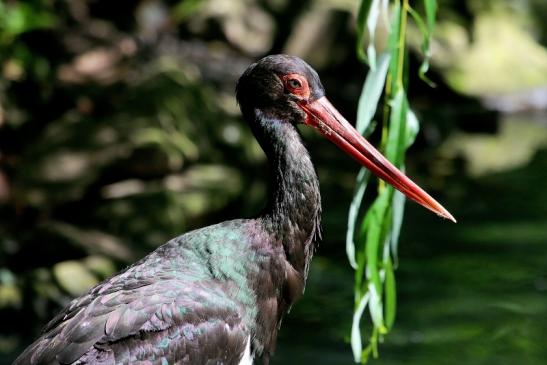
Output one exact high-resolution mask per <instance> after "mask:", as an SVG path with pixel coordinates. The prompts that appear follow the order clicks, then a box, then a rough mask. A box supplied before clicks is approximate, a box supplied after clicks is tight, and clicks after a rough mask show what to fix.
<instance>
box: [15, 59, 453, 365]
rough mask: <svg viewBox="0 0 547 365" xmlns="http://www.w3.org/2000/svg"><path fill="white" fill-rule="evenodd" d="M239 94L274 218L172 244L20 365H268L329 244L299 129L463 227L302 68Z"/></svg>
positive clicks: (92, 294)
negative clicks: (319, 245)
mask: <svg viewBox="0 0 547 365" xmlns="http://www.w3.org/2000/svg"><path fill="white" fill-rule="evenodd" d="M236 93H237V100H238V102H239V105H240V107H241V111H242V113H243V117H244V118H245V120H246V121H247V123H248V124H249V126H250V128H251V129H252V131H253V133H254V135H255V137H256V139H257V140H258V142H259V143H260V145H261V147H262V149H263V150H264V152H265V153H266V155H267V157H268V160H269V163H270V168H271V170H272V180H271V184H270V185H271V192H270V196H269V200H268V204H267V206H266V208H265V209H264V211H263V212H262V213H261V214H260V215H259V216H258V217H256V218H253V219H241V220H233V221H228V222H224V223H220V224H217V225H213V226H209V227H205V228H202V229H198V230H195V231H192V232H188V233H186V234H183V235H182V236H179V237H177V238H174V239H173V240H171V241H169V242H167V243H166V244H164V245H163V246H161V247H160V248H158V249H157V250H156V251H154V252H152V253H151V254H149V255H148V256H146V257H145V258H143V259H142V260H140V261H139V262H137V263H135V264H134V265H132V266H130V267H129V268H127V269H126V270H124V271H122V272H121V273H119V274H118V275H116V276H114V277H112V278H110V279H108V280H106V281H104V282H103V283H101V284H99V285H97V286H96V287H94V288H93V289H91V290H90V291H89V292H88V293H87V294H85V295H83V296H81V297H79V298H76V299H74V300H73V301H72V302H71V303H70V304H69V305H68V306H67V307H66V308H65V309H63V310H62V311H61V313H59V315H57V316H56V317H55V318H54V319H53V320H52V321H51V322H50V323H49V324H48V325H47V326H46V327H45V328H44V330H43V333H42V335H41V337H40V338H38V339H37V340H36V341H35V342H34V343H33V344H31V345H30V346H29V347H28V348H27V349H26V350H25V351H24V352H23V353H22V354H21V355H20V356H19V357H18V358H17V359H16V360H15V363H14V364H16V365H23V364H25V365H26V364H33V365H34V364H162V365H163V364H240V363H241V364H244V363H245V364H250V363H251V362H252V359H253V358H261V360H262V362H263V363H265V364H267V363H268V361H269V358H270V356H271V355H272V353H273V351H274V349H275V341H276V338H277V332H278V330H279V326H280V323H281V319H282V317H283V315H284V314H285V313H286V312H287V311H288V309H289V308H290V306H291V305H292V304H293V303H294V302H295V301H296V300H297V299H298V298H299V297H300V296H301V295H302V293H303V291H304V287H305V283H306V278H307V275H308V268H309V264H310V260H311V258H312V255H313V252H314V243H315V242H316V241H317V239H318V238H319V237H320V217H321V198H320V194H319V182H318V180H317V176H316V174H315V171H314V168H313V165H312V163H311V159H310V157H309V155H308V152H307V151H306V148H305V147H304V145H303V144H302V141H301V139H300V135H299V133H298V130H297V128H296V125H297V124H306V125H309V126H311V127H314V128H316V129H317V130H319V132H320V133H322V134H323V135H324V136H325V137H326V138H328V139H330V140H331V141H333V142H334V143H335V144H337V145H338V146H339V147H340V148H341V149H343V150H344V151H346V152H347V153H348V154H350V155H351V156H353V157H354V158H355V159H357V160H358V161H359V162H361V163H362V164H363V165H365V166H366V167H368V168H370V169H371V170H372V171H373V172H374V173H375V174H377V175H378V176H379V177H381V178H383V179H384V180H386V181H387V182H388V183H390V184H392V185H393V186H395V187H396V188H397V189H399V190H401V191H402V192H403V193H404V194H405V195H407V196H408V197H409V198H411V199H413V200H415V201H417V202H418V203H420V204H422V205H424V206H425V207H427V208H428V209H431V210H433V211H435V212H436V213H437V214H439V215H442V216H444V217H447V218H450V219H453V218H452V216H451V215H450V213H448V212H447V211H446V210H445V209H444V208H443V207H442V206H441V205H440V204H439V203H437V202H436V201H435V200H434V199H433V198H431V197H430V196H429V195H428V194H427V193H425V192H424V191H423V190H422V189H420V188H419V187H418V186H417V185H415V184H414V183H413V182H412V181H411V180H410V179H408V177H406V176H405V175H404V174H402V173H401V172H400V171H399V170H397V169H396V168H395V167H394V166H393V165H391V163H389V161H387V160H386V159H385V158H384V157H383V156H382V155H381V154H380V153H379V152H378V151H376V150H375V149H374V148H373V147H372V146H371V145H370V144H369V143H368V142H367V141H366V140H365V139H364V138H362V136H360V135H359V133H358V132H357V131H355V129H353V127H351V125H350V124H349V123H348V122H347V121H346V120H345V119H344V118H343V117H342V116H341V115H340V114H339V113H338V112H337V111H336V109H334V107H333V106H332V105H331V104H330V103H329V102H328V100H327V99H326V98H325V96H324V89H323V86H322V85H321V82H320V81H319V77H318V75H317V73H316V72H315V71H314V70H313V69H312V68H311V67H310V66H308V65H307V64H306V63H305V62H304V61H302V60H300V59H299V58H296V57H291V56H285V55H275V56H268V57H266V58H263V59H262V60H260V61H258V62H257V63H255V64H253V65H251V66H250V67H249V68H248V69H247V71H245V73H244V74H243V75H242V77H241V78H240V80H239V82H238V85H237V90H236Z"/></svg>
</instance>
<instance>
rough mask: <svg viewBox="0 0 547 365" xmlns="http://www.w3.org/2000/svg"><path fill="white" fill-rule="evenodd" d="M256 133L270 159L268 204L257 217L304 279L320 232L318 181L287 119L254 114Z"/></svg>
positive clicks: (306, 154) (297, 136)
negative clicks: (282, 119)
mask: <svg viewBox="0 0 547 365" xmlns="http://www.w3.org/2000/svg"><path fill="white" fill-rule="evenodd" d="M254 117H255V118H257V119H256V120H255V123H252V124H251V125H253V124H254V126H255V128H254V129H256V130H254V133H255V136H256V138H257V140H258V142H259V143H260V145H261V147H262V149H263V150H264V152H265V153H266V155H267V157H268V160H269V162H270V169H271V186H270V196H269V201H268V205H267V208H266V209H265V211H264V213H263V214H262V216H261V217H260V218H259V219H260V220H261V221H262V223H263V225H264V227H265V228H266V229H267V230H268V231H269V232H270V234H272V235H274V236H275V237H276V240H275V242H276V244H282V245H283V247H284V250H285V254H286V256H287V260H288V261H289V263H290V264H291V265H292V266H293V267H294V269H296V270H297V271H298V272H299V273H300V274H301V275H302V277H303V278H304V279H305V278H306V276H307V272H308V266H309V262H310V260H311V258H312V255H313V250H314V241H315V239H316V238H319V235H320V219H321V197H320V192H319V181H318V179H317V175H316V173H315V169H314V167H313V164H312V162H311V159H310V156H309V154H308V151H307V150H306V148H305V147H304V144H303V143H302V140H301V138H300V135H299V133H298V130H297V129H296V128H295V127H294V126H293V125H292V124H291V123H289V122H286V121H281V120H277V119H275V118H272V117H268V116H266V115H264V114H262V113H260V112H258V111H257V112H255V115H254Z"/></svg>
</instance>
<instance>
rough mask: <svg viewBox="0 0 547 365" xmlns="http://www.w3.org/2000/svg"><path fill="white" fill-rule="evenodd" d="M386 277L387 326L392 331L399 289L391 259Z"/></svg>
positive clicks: (388, 261) (386, 268)
mask: <svg viewBox="0 0 547 365" xmlns="http://www.w3.org/2000/svg"><path fill="white" fill-rule="evenodd" d="M385 275H386V276H385V303H386V304H385V306H386V326H387V328H388V330H390V329H391V328H392V327H393V323H394V322H395V315H396V313H397V289H396V286H395V273H394V272H393V265H392V263H391V260H389V259H388V260H387V262H386V265H385Z"/></svg>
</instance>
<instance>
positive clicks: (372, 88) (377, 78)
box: [356, 53, 390, 137]
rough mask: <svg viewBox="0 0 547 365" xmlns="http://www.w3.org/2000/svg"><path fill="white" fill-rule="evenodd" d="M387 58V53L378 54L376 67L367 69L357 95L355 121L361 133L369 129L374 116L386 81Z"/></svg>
mask: <svg viewBox="0 0 547 365" xmlns="http://www.w3.org/2000/svg"><path fill="white" fill-rule="evenodd" d="M389 59H390V57H389V54H388V53H384V54H382V55H380V57H379V58H378V65H377V67H376V68H375V69H371V70H370V71H369V73H368V74H367V78H366V80H365V83H364V84H363V90H362V91H361V96H360V97H359V106H358V107H357V123H356V128H357V130H358V131H359V133H361V134H363V135H365V132H366V131H367V129H369V127H370V125H371V121H372V118H374V114H375V113H376V108H377V106H378V102H379V101H380V96H381V95H382V91H383V89H384V85H385V82H386V76H387V70H388V67H389ZM370 132H372V131H371V130H370V131H368V133H370ZM365 137H366V135H365Z"/></svg>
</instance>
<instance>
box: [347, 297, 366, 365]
mask: <svg viewBox="0 0 547 365" xmlns="http://www.w3.org/2000/svg"><path fill="white" fill-rule="evenodd" d="M369 298H370V294H369V293H366V294H365V295H363V297H362V298H361V300H359V305H357V308H356V309H355V312H354V313H353V321H352V323H351V349H352V351H353V358H354V360H355V362H361V361H362V355H363V353H362V352H363V351H362V349H363V342H362V340H361V326H360V322H361V317H363V313H364V312H365V309H366V307H367V304H368V301H369Z"/></svg>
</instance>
